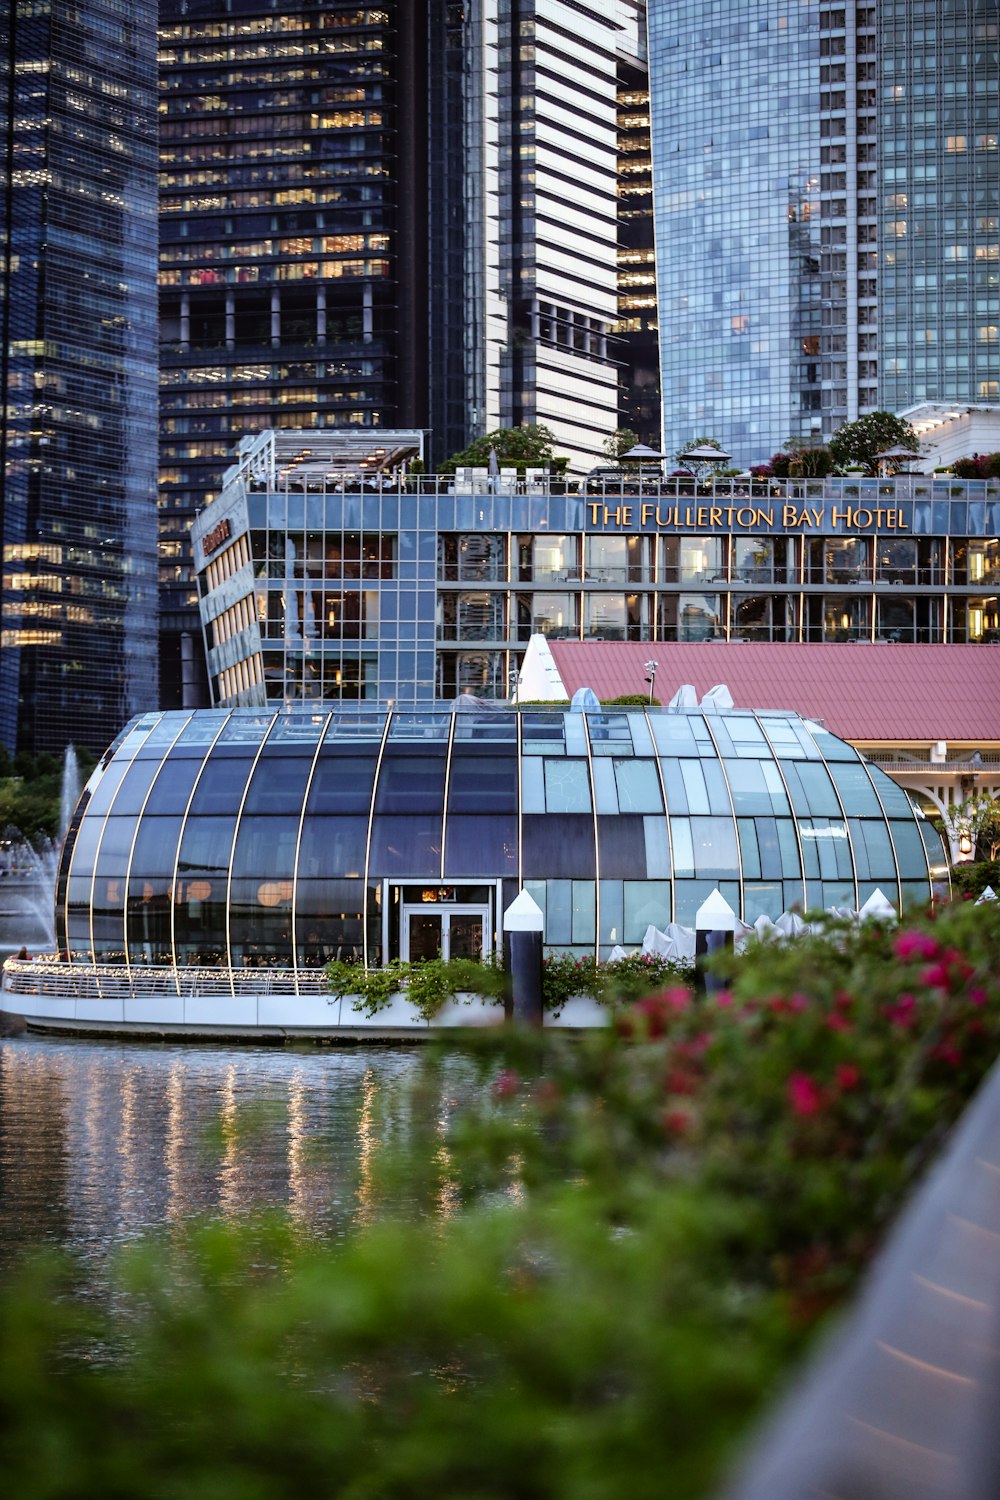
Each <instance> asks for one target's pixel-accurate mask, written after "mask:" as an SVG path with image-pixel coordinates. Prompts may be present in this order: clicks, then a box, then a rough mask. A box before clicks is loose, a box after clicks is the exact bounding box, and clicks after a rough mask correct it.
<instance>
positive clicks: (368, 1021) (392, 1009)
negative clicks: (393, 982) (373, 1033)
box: [340, 995, 427, 1031]
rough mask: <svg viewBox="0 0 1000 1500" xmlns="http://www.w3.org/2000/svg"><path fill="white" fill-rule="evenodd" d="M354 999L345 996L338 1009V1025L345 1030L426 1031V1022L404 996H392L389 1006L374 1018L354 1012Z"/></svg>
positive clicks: (358, 1011) (362, 1012) (359, 1011)
mask: <svg viewBox="0 0 1000 1500" xmlns="http://www.w3.org/2000/svg"><path fill="white" fill-rule="evenodd" d="M354 998H355V997H354V996H352V995H345V996H344V1000H343V1003H342V1005H341V1007H340V1024H341V1026H343V1027H345V1028H347V1027H355V1026H358V1027H361V1026H371V1027H373V1028H379V1027H381V1028H383V1029H384V1028H385V1027H387V1026H388V1027H393V1028H395V1027H406V1028H408V1029H409V1030H411V1031H426V1030H427V1022H426V1021H424V1020H422V1019H421V1017H420V1016H418V1015H417V1012H416V1010H415V1009H414V1008H413V1006H412V1005H411V1004H410V1002H409V1000H407V998H406V996H405V995H393V997H392V999H391V1000H390V1001H389V1004H388V1005H386V1006H383V1008H382V1009H381V1010H380V1011H378V1012H377V1014H376V1015H374V1016H369V1015H367V1014H366V1013H365V1012H364V1011H363V1010H354V1009H353V1008H352V1007H353V1005H354Z"/></svg>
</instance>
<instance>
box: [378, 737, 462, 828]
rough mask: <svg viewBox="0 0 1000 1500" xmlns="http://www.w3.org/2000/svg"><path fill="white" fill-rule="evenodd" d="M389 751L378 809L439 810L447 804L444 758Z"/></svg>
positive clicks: (381, 777)
mask: <svg viewBox="0 0 1000 1500" xmlns="http://www.w3.org/2000/svg"><path fill="white" fill-rule="evenodd" d="M429 748H430V747H429V746H427V747H422V748H421V752H420V753H419V754H416V755H413V754H387V755H386V756H385V757H384V759H383V761H382V768H381V770H380V771H379V778H378V786H377V788H376V791H375V811H376V812H377V813H435V812H436V813H440V812H441V811H442V810H443V808H444V771H445V758H444V756H443V755H441V754H433V753H432V754H428V753H427V750H428V749H429Z"/></svg>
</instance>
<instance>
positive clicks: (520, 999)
mask: <svg viewBox="0 0 1000 1500" xmlns="http://www.w3.org/2000/svg"><path fill="white" fill-rule="evenodd" d="M503 925H504V936H505V939H506V942H507V945H508V951H509V954H510V984H511V995H512V1001H513V1004H512V1019H513V1020H514V1021H515V1022H516V1023H518V1024H519V1025H521V1026H541V1024H542V927H543V925H544V918H543V916H542V911H541V907H540V906H539V905H538V903H537V902H535V901H533V900H532V899H531V897H530V896H529V895H528V893H527V891H522V892H521V893H520V895H519V896H516V897H515V899H514V900H513V901H512V902H511V903H510V905H509V906H508V908H507V910H506V911H505V912H504V914H503Z"/></svg>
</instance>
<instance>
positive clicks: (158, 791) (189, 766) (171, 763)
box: [143, 755, 201, 818]
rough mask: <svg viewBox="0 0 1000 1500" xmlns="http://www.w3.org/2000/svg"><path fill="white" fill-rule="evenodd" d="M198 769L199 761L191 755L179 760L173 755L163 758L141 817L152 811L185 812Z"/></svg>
mask: <svg viewBox="0 0 1000 1500" xmlns="http://www.w3.org/2000/svg"><path fill="white" fill-rule="evenodd" d="M200 770H201V761H200V760H197V759H195V757H194V756H191V755H188V756H184V757H183V758H182V759H180V760H178V759H177V758H176V757H174V756H171V758H170V759H169V760H165V761H164V762H163V764H162V765H161V766H160V773H159V775H158V776H157V778H156V780H155V781H154V782H153V785H152V787H151V788H150V792H149V800H148V801H147V803H146V809H145V812H144V814H143V817H144V818H147V817H149V816H150V814H153V813H183V812H185V811H186V809H187V805H188V803H189V802H190V800H191V790H192V788H193V786H194V784H195V781H196V780H197V777H198V772H199V771H200Z"/></svg>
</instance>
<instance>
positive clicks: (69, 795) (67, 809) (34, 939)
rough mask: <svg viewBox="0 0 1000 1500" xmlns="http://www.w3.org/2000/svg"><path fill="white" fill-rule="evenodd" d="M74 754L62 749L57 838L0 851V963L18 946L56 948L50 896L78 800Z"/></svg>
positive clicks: (69, 747) (70, 748) (68, 748)
mask: <svg viewBox="0 0 1000 1500" xmlns="http://www.w3.org/2000/svg"><path fill="white" fill-rule="evenodd" d="M80 791H81V786H80V766H79V763H78V761H77V757H76V750H75V749H74V748H73V746H72V745H67V746H66V753H65V755H64V756H63V769H62V783H61V787H60V793H59V835H58V838H57V839H56V840H55V842H53V841H52V840H51V839H46V838H43V839H40V840H38V841H37V842H36V844H35V845H34V846H33V845H31V844H29V843H27V842H15V843H13V844H11V845H10V846H9V847H6V848H5V849H4V853H3V865H2V868H0V958H2V957H3V956H4V954H6V953H13V952H15V951H16V950H17V949H18V948H20V947H21V946H22V945H24V946H25V947H26V948H27V949H28V951H29V952H32V953H34V952H47V951H50V950H52V949H54V948H55V945H56V934H55V894H56V874H57V872H58V869H59V854H60V851H61V849H62V844H63V839H64V838H65V837H66V830H67V829H68V827H69V824H70V819H71V818H72V816H73V813H74V811H75V809H76V804H77V803H78V802H79V800H80Z"/></svg>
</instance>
